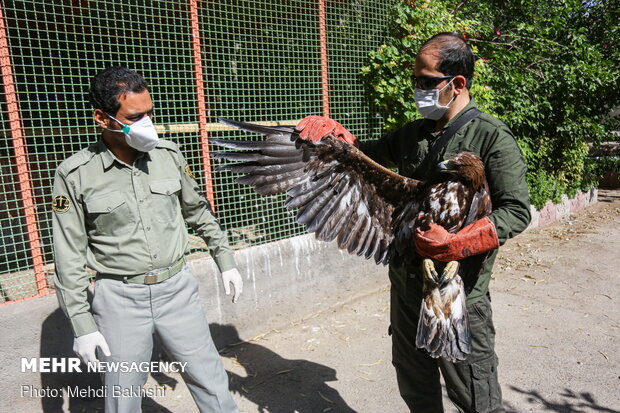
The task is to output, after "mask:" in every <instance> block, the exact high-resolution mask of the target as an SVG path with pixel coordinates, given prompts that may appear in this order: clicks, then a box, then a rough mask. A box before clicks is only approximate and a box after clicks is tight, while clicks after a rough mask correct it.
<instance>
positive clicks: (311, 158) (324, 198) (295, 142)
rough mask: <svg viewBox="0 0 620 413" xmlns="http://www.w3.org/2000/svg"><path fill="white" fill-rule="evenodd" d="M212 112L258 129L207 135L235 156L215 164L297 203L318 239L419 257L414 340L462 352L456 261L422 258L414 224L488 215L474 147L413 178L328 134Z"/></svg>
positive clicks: (435, 350)
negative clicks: (311, 136) (304, 133)
mask: <svg viewBox="0 0 620 413" xmlns="http://www.w3.org/2000/svg"><path fill="white" fill-rule="evenodd" d="M219 121H220V122H221V123H223V124H225V125H228V126H231V127H234V128H237V129H240V130H243V131H247V132H252V133H258V134H262V135H264V137H263V139H262V140H258V141H256V140H255V141H242V140H236V139H213V138H211V139H210V142H211V143H213V144H215V145H217V146H219V147H222V148H226V149H232V151H230V150H228V151H219V152H213V153H212V155H213V157H214V158H216V159H222V160H225V161H230V162H234V163H227V164H220V165H218V166H217V167H216V170H227V171H231V172H233V173H238V174H244V175H243V176H240V177H237V178H236V182H238V183H240V184H243V185H251V186H253V187H254V190H255V191H256V192H257V193H258V194H260V195H275V194H279V193H286V195H287V197H286V201H285V203H284V204H285V206H286V207H287V208H289V209H296V210H297V214H296V220H297V222H298V223H299V224H301V225H304V226H305V227H306V230H307V231H308V232H309V233H314V234H315V236H316V238H317V239H318V240H321V241H326V242H329V241H334V240H335V241H336V243H337V245H338V248H340V249H343V250H346V251H348V252H349V253H351V254H357V255H359V256H363V257H365V258H366V259H374V261H375V262H376V263H377V264H383V265H386V264H392V265H396V266H400V265H407V264H409V265H421V266H422V274H423V300H422V304H421V308H420V318H419V322H418V329H417V334H416V345H417V347H418V348H421V349H424V350H426V351H427V352H428V354H430V356H431V357H434V358H438V357H443V358H445V359H447V360H450V361H459V360H464V359H465V358H467V356H468V355H469V354H470V353H471V334H470V330H469V321H468V316H467V310H466V307H465V301H466V296H465V291H464V286H463V281H462V279H461V277H460V276H459V263H458V262H457V261H452V262H448V263H444V262H439V261H434V260H431V259H428V258H426V259H422V260H421V259H420V257H419V255H417V253H416V251H415V245H414V242H413V231H414V230H415V229H416V228H420V229H422V230H426V229H428V227H429V225H430V223H431V222H432V223H435V224H438V225H441V226H443V227H444V228H445V229H446V230H447V231H449V232H453V233H454V232H458V231H459V230H460V229H461V228H463V227H464V226H466V225H468V224H470V223H472V222H474V221H476V220H478V219H480V218H482V217H484V216H486V215H488V214H490V212H491V200H490V196H489V191H488V186H487V184H486V179H485V174H484V165H483V163H482V160H481V159H480V157H479V156H477V155H475V154H473V153H470V152H461V153H458V154H456V155H455V156H452V157H451V158H450V159H448V160H445V161H443V162H441V163H440V164H439V165H438V172H439V173H437V174H435V175H436V176H438V177H439V178H438V179H434V180H429V181H419V180H415V179H411V178H407V177H405V176H401V175H399V174H397V173H395V172H393V171H391V170H389V169H387V168H385V167H383V166H381V165H380V164H378V163H376V162H375V161H373V160H372V159H370V158H369V157H368V156H366V155H365V154H364V153H363V152H362V151H360V150H359V149H358V148H356V147H355V146H354V145H350V144H348V143H346V142H343V141H341V140H338V139H337V138H336V137H335V136H333V135H330V136H327V137H325V138H323V139H322V140H320V141H318V142H312V141H308V140H305V139H302V138H300V137H299V134H298V132H299V131H297V130H296V129H295V128H294V127H290V126H275V127H273V126H262V125H256V124H251V123H246V122H240V121H235V120H231V119H219ZM420 261H421V264H420Z"/></svg>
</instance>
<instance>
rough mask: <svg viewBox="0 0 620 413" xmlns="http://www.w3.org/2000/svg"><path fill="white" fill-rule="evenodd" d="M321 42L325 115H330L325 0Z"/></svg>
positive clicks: (321, 2) (321, 11) (321, 9)
mask: <svg viewBox="0 0 620 413" xmlns="http://www.w3.org/2000/svg"><path fill="white" fill-rule="evenodd" d="M319 42H320V44H321V89H322V94H323V116H327V117H329V114H330V108H329V71H328V56H327V27H326V21H325V0H319Z"/></svg>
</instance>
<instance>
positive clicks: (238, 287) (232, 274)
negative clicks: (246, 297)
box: [222, 268, 243, 303]
mask: <svg viewBox="0 0 620 413" xmlns="http://www.w3.org/2000/svg"><path fill="white" fill-rule="evenodd" d="M222 281H223V282H224V291H225V292H226V295H230V284H232V285H233V287H234V288H235V294H234V295H233V300H232V301H233V303H236V302H237V300H238V299H239V296H240V295H241V292H242V291H243V279H242V278H241V274H239V271H237V269H236V268H233V269H232V270H228V271H224V272H223V273H222Z"/></svg>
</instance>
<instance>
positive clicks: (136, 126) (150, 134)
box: [106, 113, 159, 152]
mask: <svg viewBox="0 0 620 413" xmlns="http://www.w3.org/2000/svg"><path fill="white" fill-rule="evenodd" d="M106 115H108V116H109V117H110V118H111V119H113V120H115V121H117V122H118V123H119V124H121V125H122V126H123V128H122V129H121V130H116V129H108V130H109V131H112V132H119V133H124V134H125V142H127V145H129V146H131V147H132V148H134V149H136V150H138V151H140V152H148V151H150V150H151V149H153V148H155V147H156V146H157V144H158V143H159V136H157V131H156V130H155V126H154V125H153V121H152V120H151V117H150V116H145V117H143V118H142V119H140V120H139V121H137V122H134V123H132V124H131V125H126V124H124V123H123V122H120V121H119V120H117V119H116V118H115V117H114V116H112V115H109V114H107V113H106Z"/></svg>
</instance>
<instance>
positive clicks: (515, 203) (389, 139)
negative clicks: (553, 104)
mask: <svg viewBox="0 0 620 413" xmlns="http://www.w3.org/2000/svg"><path fill="white" fill-rule="evenodd" d="M474 107H476V103H475V101H474V100H473V99H472V100H471V101H470V102H469V104H468V105H467V106H466V107H465V108H463V110H462V111H461V112H459V113H458V114H457V115H456V116H455V117H454V118H452V119H451V120H450V121H449V122H448V124H446V125H445V126H444V127H443V129H442V131H441V132H442V133H443V132H444V131H445V130H446V129H447V128H448V127H449V126H450V125H451V124H452V123H453V122H454V121H456V119H458V118H459V117H460V116H462V115H463V114H464V113H465V112H467V111H468V110H470V109H472V108H474ZM434 127H435V121H431V120H427V119H419V120H416V121H413V122H410V123H408V124H406V125H405V126H403V127H402V128H400V129H398V130H395V131H394V132H392V133H390V134H388V135H386V136H384V137H383V138H382V139H379V140H374V141H369V142H361V143H360V149H361V150H362V151H363V152H364V153H365V154H366V155H368V156H369V157H370V158H372V159H373V160H375V161H377V162H378V163H380V164H382V165H384V166H387V167H390V168H397V169H398V171H399V173H400V174H401V175H404V176H407V177H410V178H414V179H419V180H422V179H427V178H429V177H432V174H433V173H436V171H435V168H430V170H429V171H426V174H425V175H426V176H413V175H414V172H415V169H416V167H417V166H418V165H419V164H420V163H421V162H422V160H423V159H424V157H425V156H426V154H427V153H428V151H429V147H431V146H432V145H433V143H434V142H435V140H436V139H437V138H438V137H440V132H436V131H435V129H434ZM463 151H468V152H472V153H475V154H477V155H479V156H480V157H481V158H482V162H484V168H485V173H486V178H487V181H488V183H489V189H490V192H491V201H492V203H493V212H492V213H491V215H490V216H489V218H490V219H491V221H492V222H493V224H494V225H495V228H496V230H497V236H498V238H499V242H500V245H502V244H504V243H505V242H506V240H508V239H509V238H512V237H514V236H516V235H517V234H519V233H520V232H522V231H523V230H524V229H525V228H527V226H528V224H529V222H530V219H531V214H530V202H529V195H528V188H527V182H526V180H525V172H526V166H525V162H524V161H523V157H522V156H521V151H520V150H519V147H518V145H517V142H516V140H515V139H514V137H513V135H512V133H511V132H510V130H509V129H508V127H507V126H506V125H505V124H504V123H502V122H501V121H500V120H498V119H496V118H494V117H493V116H491V115H489V114H486V113H481V114H480V115H479V116H477V117H476V118H474V119H473V120H471V121H470V122H468V123H467V124H465V125H464V126H462V127H461V128H460V129H459V130H458V131H457V132H456V133H455V134H454V136H452V138H451V139H450V141H449V142H448V144H447V145H446V146H445V147H444V149H443V150H442V151H440V153H439V154H438V155H437V158H436V159H433V160H431V163H430V165H437V163H439V162H441V161H442V160H445V159H448V158H450V157H451V156H453V155H455V154H457V153H459V152H463ZM411 242H413V240H412V241H411ZM496 256H497V250H494V251H492V252H491V253H490V254H489V255H488V258H487V260H486V261H485V262H484V263H483V262H482V259H483V258H484V256H483V255H482V254H481V255H479V256H475V257H470V258H467V259H464V260H462V261H461V275H462V277H463V282H464V284H465V290H466V292H467V293H468V297H467V303H468V304H471V303H473V302H476V301H478V300H479V299H480V298H482V296H483V295H485V294H486V293H487V291H488V285H489V281H490V279H491V271H492V268H493V263H494V261H495V258H496ZM481 267H482V268H481ZM390 279H391V281H392V284H393V285H394V287H395V288H396V290H397V291H398V292H399V293H401V294H413V295H414V296H416V297H418V298H420V297H421V294H422V272H421V268H420V267H419V266H415V267H413V268H394V267H393V266H390Z"/></svg>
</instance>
